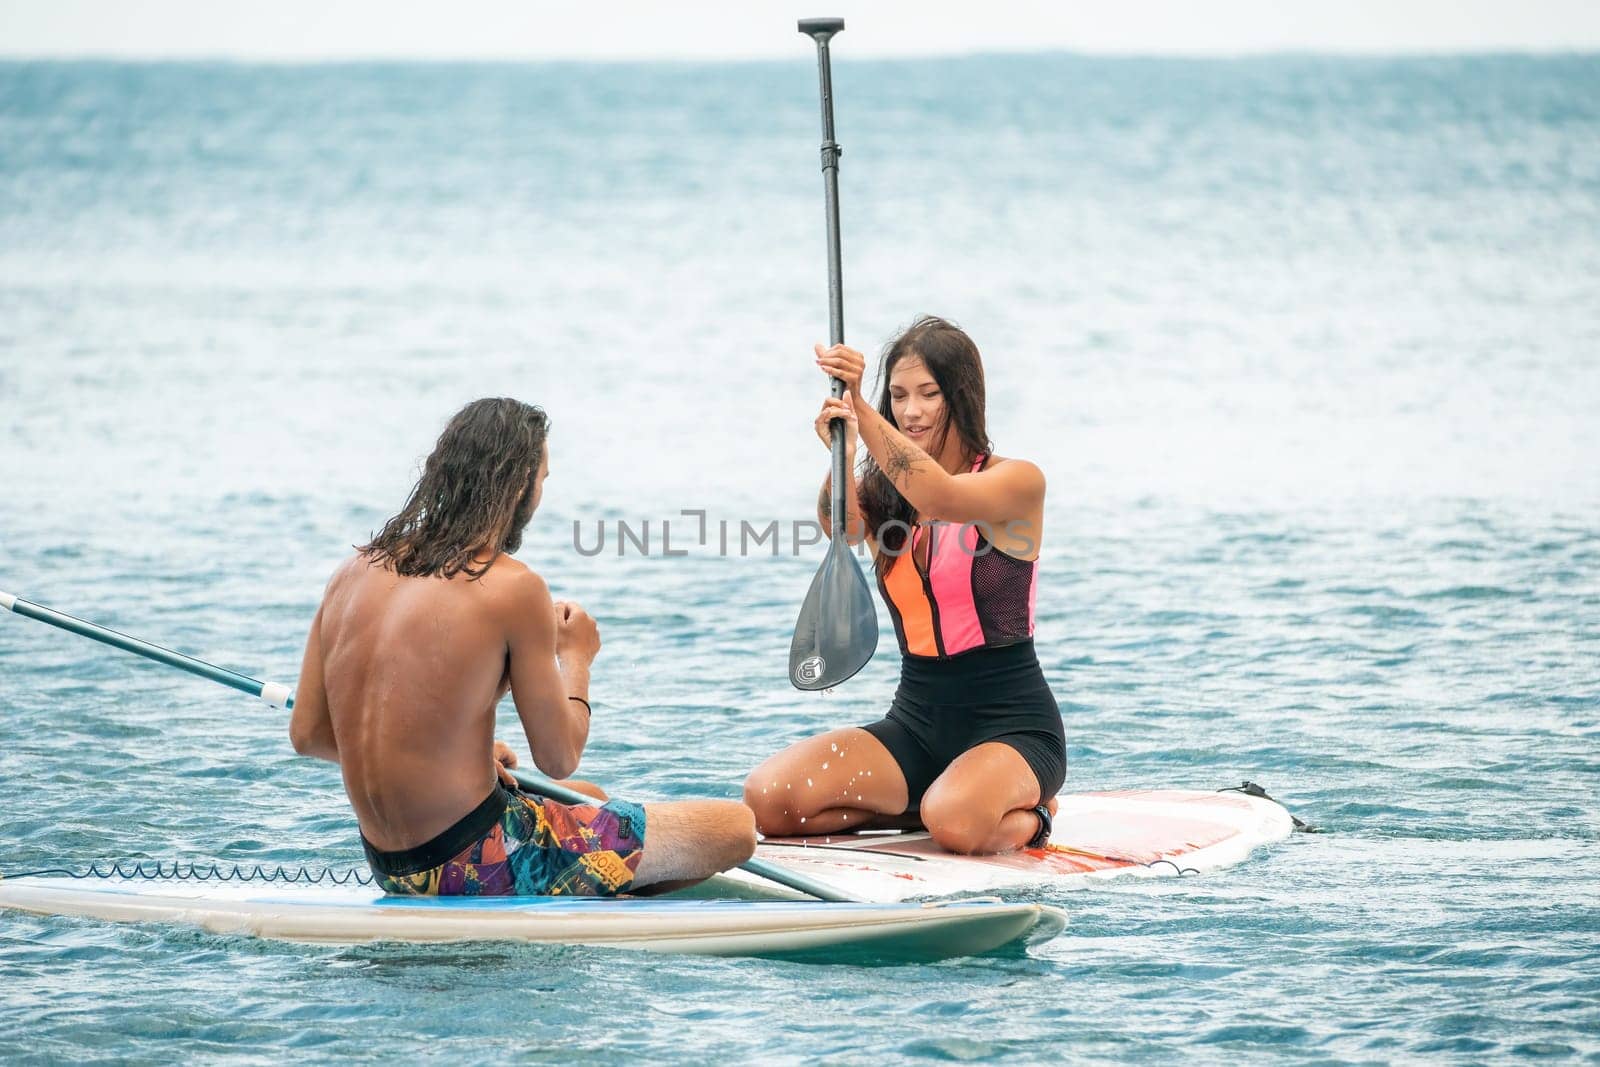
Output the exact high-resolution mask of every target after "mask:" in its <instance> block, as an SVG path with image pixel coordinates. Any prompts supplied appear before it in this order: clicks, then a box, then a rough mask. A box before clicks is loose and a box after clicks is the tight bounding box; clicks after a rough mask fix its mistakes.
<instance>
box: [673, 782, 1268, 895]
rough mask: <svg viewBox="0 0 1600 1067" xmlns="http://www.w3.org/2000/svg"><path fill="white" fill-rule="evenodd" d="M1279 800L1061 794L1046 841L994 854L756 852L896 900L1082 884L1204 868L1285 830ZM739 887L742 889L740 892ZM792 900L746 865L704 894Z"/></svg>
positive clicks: (922, 845) (829, 846) (826, 843)
mask: <svg viewBox="0 0 1600 1067" xmlns="http://www.w3.org/2000/svg"><path fill="white" fill-rule="evenodd" d="M1292 829H1293V820H1292V819H1291V818H1290V816H1289V813H1288V811H1287V810H1285V809H1284V807H1283V806H1282V805H1280V804H1278V803H1276V802H1275V801H1272V800H1267V799H1265V798H1262V797H1255V796H1249V795H1246V794H1244V793H1239V792H1232V791H1230V792H1209V791H1200V790H1181V789H1154V790H1121V791H1116V792H1106V793H1077V794H1071V795H1067V796H1063V797H1061V798H1060V808H1059V810H1058V811H1057V813H1056V817H1055V829H1054V833H1053V834H1052V835H1051V838H1050V844H1049V846H1048V847H1046V848H1043V849H1024V850H1022V851H1019V852H1011V853H1006V854H1003V855H998V856H960V855H954V854H952V853H949V852H945V851H944V850H943V849H941V848H940V847H939V846H938V844H936V843H935V842H934V841H933V839H932V838H931V837H929V835H928V834H926V833H863V834H839V835H834V836H827V837H780V838H765V839H763V840H762V842H761V844H760V846H759V847H758V848H757V850H756V855H757V856H758V857H759V858H761V859H763V860H767V861H769V862H772V863H777V864H780V865H782V866H785V867H788V868H789V869H791V870H793V871H796V872H798V873H801V874H804V875H806V876H807V877H810V878H814V879H816V880H817V881H820V882H826V883H828V884H829V885H832V886H834V887H836V888H838V889H841V890H843V891H844V892H846V893H849V894H851V895H852V896H856V897H859V898H862V899H865V900H879V901H900V900H909V899H913V898H931V897H941V896H952V895H956V894H968V893H992V892H995V891H997V890H1002V889H1008V888H1014V887H1021V886H1029V885H1032V886H1049V887H1052V888H1053V889H1081V888H1085V887H1087V886H1089V885H1091V884H1093V883H1094V882H1095V881H1098V880H1102V879H1106V878H1113V877H1118V876H1126V875H1134V876H1146V877H1148V876H1159V875H1178V874H1189V873H1198V872H1200V871H1207V870H1214V869H1216V868H1219V867H1226V866H1230V865H1232V864H1235V863H1239V862H1241V861H1243V860H1244V859H1245V858H1246V857H1248V856H1249V855H1250V853H1251V852H1252V851H1254V850H1255V849H1256V848H1257V847H1259V846H1261V845H1264V844H1268V843H1270V842H1273V841H1281V840H1282V839H1284V838H1286V837H1288V836H1289V834H1290V832H1291V831H1292ZM735 886H736V887H737V888H735ZM724 889H726V890H727V891H728V892H744V893H746V894H750V895H755V896H762V897H772V898H785V899H788V898H792V897H793V894H791V893H790V892H789V891H787V890H784V889H781V888H778V887H776V886H772V885H771V884H770V883H763V882H761V881H760V880H759V879H756V878H754V877H753V876H750V875H747V874H745V872H743V871H730V872H728V873H727V874H724V875H720V876H718V878H717V879H714V880H713V882H712V883H711V884H709V885H707V886H706V887H705V892H708V893H717V892H720V891H723V890H724Z"/></svg>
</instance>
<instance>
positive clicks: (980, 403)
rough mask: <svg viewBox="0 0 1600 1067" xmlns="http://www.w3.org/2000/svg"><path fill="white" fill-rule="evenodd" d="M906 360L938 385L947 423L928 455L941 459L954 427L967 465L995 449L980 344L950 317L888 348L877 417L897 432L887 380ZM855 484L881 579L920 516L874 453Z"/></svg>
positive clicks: (923, 325)
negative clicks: (875, 546)
mask: <svg viewBox="0 0 1600 1067" xmlns="http://www.w3.org/2000/svg"><path fill="white" fill-rule="evenodd" d="M908 356H910V357H914V358H916V359H920V360H921V361H922V365H923V366H925V367H927V368H928V373H929V374H931V375H932V376H933V380H934V381H935V382H937V383H938V384H939V392H940V393H941V394H943V398H944V411H945V419H944V425H943V426H941V427H940V428H939V434H938V437H937V438H936V439H935V440H934V441H933V442H932V444H933V447H932V448H931V449H929V450H928V451H929V453H930V454H931V455H933V456H938V454H939V453H940V452H942V451H944V443H945V439H946V438H947V437H948V436H949V434H950V431H951V430H952V429H953V430H955V432H956V436H957V437H959V438H960V440H961V451H962V453H963V454H964V455H965V456H966V458H967V462H969V463H970V462H971V461H972V460H973V459H975V458H976V457H977V456H978V454H979V453H987V452H989V451H990V450H991V449H992V448H993V446H992V445H991V444H990V443H989V429H988V426H987V424H986V422H985V420H984V389H983V358H982V357H981V356H979V355H978V346H977V345H975V344H973V343H972V338H970V337H968V336H967V335H966V333H965V332H964V331H963V330H962V329H961V327H959V326H957V325H956V324H955V323H953V322H950V321H949V320H947V319H941V318H938V317H936V316H933V315H924V316H923V317H922V318H920V319H918V320H917V321H916V322H913V323H912V324H911V325H910V326H909V327H907V328H906V330H905V332H904V333H902V334H901V335H900V336H899V337H896V338H895V339H894V340H893V341H890V342H889V344H888V345H887V346H886V347H885V348H884V350H883V360H882V362H881V364H880V366H879V368H878V379H879V381H880V382H881V383H882V391H881V392H880V393H879V396H878V414H880V415H882V416H883V417H884V418H885V419H887V420H888V422H889V425H891V426H893V427H894V428H895V429H897V430H898V429H899V428H900V426H899V424H898V423H896V422H895V421H894V406H893V404H892V403H891V402H890V399H889V378H890V376H891V375H893V374H894V368H895V364H897V363H899V362H900V361H901V360H902V359H905V358H906V357H908ZM856 484H857V490H856V491H857V494H858V496H859V498H860V501H861V517H862V518H863V519H864V520H865V521H866V524H867V530H868V531H869V532H872V533H873V535H874V536H875V537H876V538H877V541H878V554H877V558H876V559H875V560H874V566H876V567H877V570H878V573H879V574H880V575H883V574H886V573H888V569H889V567H890V566H892V565H893V564H894V561H895V559H896V558H897V557H898V556H899V555H900V554H901V553H902V552H903V551H904V550H905V546H906V530H907V528H909V527H910V525H911V521H912V519H913V518H914V517H915V516H916V509H915V508H913V507H912V506H911V502H910V501H908V500H907V499H906V498H905V497H903V496H901V495H900V490H898V489H896V488H895V487H894V483H893V482H891V481H890V480H889V476H888V475H887V474H884V473H883V471H882V470H880V469H879V467H878V463H877V461H876V460H874V459H873V458H872V457H871V456H870V455H869V456H868V457H867V459H866V462H865V464H864V465H863V466H862V468H861V476H860V478H859V479H857V483H856Z"/></svg>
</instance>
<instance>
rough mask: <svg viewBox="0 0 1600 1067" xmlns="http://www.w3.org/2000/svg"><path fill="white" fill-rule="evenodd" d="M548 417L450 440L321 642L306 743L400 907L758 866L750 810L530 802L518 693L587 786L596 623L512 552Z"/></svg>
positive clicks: (560, 768)
mask: <svg viewBox="0 0 1600 1067" xmlns="http://www.w3.org/2000/svg"><path fill="white" fill-rule="evenodd" d="M546 426H547V423H546V419H545V414H544V412H543V411H541V410H540V409H538V408H536V407H531V406H529V405H527V404H523V403H520V402H518V401H515V400H506V399H499V400H477V401H474V402H472V403H471V404H468V405H467V406H466V407H465V408H463V409H462V410H461V411H460V412H458V413H457V414H456V416H455V417H454V418H453V419H451V420H450V424H449V425H448V426H446V427H445V430H444V433H443V434H442V435H441V436H440V437H439V441H438V444H437V445H435V446H434V450H433V454H432V455H431V456H429V457H428V461H427V463H426V465H425V466H424V469H423V473H422V477H421V479H420V480H419V481H418V482H417V484H416V487H415V488H414V489H413V490H412V492H411V497H410V499H409V500H408V501H407V502H406V506H405V508H404V509H403V510H402V511H401V512H400V514H398V515H396V516H395V517H394V518H392V519H390V520H389V522H388V523H387V524H386V525H385V526H384V528H383V530H382V531H381V532H380V533H379V534H378V535H377V536H376V537H375V538H373V540H372V542H371V543H370V544H367V545H364V546H362V547H361V548H360V549H358V550H357V553H356V555H355V556H354V557H352V558H351V559H348V560H346V561H345V562H344V563H343V564H341V565H340V567H339V569H338V570H337V571H335V572H334V575H333V578H332V580H330V581H329V582H328V587H327V590H326V591H325V593H324V595H323V600H322V606H321V607H320V608H318V610H317V614H316V618H314V619H313V620H312V623H311V636H310V638H309V639H308V640H307V642H306V654H305V664H304V666H303V667H302V668H301V671H300V685H299V689H298V691H297V692H296V693H295V705H294V715H293V718H292V720H291V721H290V724H289V737H290V739H291V741H292V742H293V743H294V749H295V751H296V752H298V753H300V754H301V755H305V756H316V757H318V758H319V759H326V760H332V761H334V762H335V763H338V764H339V768H340V770H341V771H342V772H343V775H344V786H345V792H346V793H348V794H349V797H350V805H351V806H352V807H353V808H355V812H356V818H357V820H358V821H359V822H360V825H361V839H362V844H363V845H364V846H365V849H366V854H367V860H368V862H369V863H370V864H371V866H372V871H373V873H374V874H375V875H376V876H377V878H378V881H379V884H380V885H381V886H382V887H383V888H384V890H385V891H387V892H390V893H403V894H422V895H432V894H469V895H470V894H496V895H499V894H518V895H530V894H574V893H576V894H591V895H612V894H616V893H622V892H627V891H638V890H639V889H641V888H643V887H646V886H655V887H657V888H658V889H661V888H665V887H668V886H672V885H681V884H691V883H693V882H697V881H700V880H701V879H704V878H708V877H710V876H711V875H713V874H715V873H717V872H718V871H722V870H726V869H727V868H729V867H733V866H736V865H737V864H740V863H743V862H744V861H745V860H747V859H749V858H750V856H751V854H752V853H753V852H754V851H755V823H754V819H753V817H752V815H751V812H750V809H749V808H747V807H745V806H744V805H743V804H740V803H738V802H736V801H726V800H706V801H682V802H677V803H668V804H650V805H646V806H644V807H642V808H641V807H640V806H639V805H636V804H629V803H627V802H625V801H620V800H607V799H606V797H605V794H604V793H602V792H600V791H599V790H598V789H595V788H594V787H593V786H587V787H586V786H584V785H582V784H578V783H574V785H573V787H574V788H581V789H583V790H584V791H585V792H589V793H591V794H594V795H596V797H597V801H605V803H598V802H597V803H596V804H595V805H592V806H591V805H581V806H573V805H563V804H558V803H556V802H554V801H550V800H544V799H542V798H539V797H535V796H529V795H526V794H523V793H520V792H517V791H516V790H515V789H514V779H512V777H511V775H510V772H509V769H510V768H513V767H515V766H516V765H517V757H516V755H515V753H513V752H512V750H511V748H510V747H509V746H508V745H506V744H505V743H504V742H501V741H497V740H495V738H494V725H495V706H496V704H498V703H499V701H500V698H501V697H503V696H505V694H506V691H507V690H508V689H509V690H510V692H511V695H512V699H513V700H514V701H515V703H516V707H517V715H518V717H519V718H520V719H521V720H522V728H523V732H524V733H525V734H526V735H527V739H528V745H529V747H530V749H531V751H532V753H533V762H534V764H535V765H536V766H537V767H538V768H539V769H540V770H541V771H543V772H544V773H545V774H548V775H549V776H551V777H552V778H565V777H567V776H568V775H570V774H572V773H573V771H575V770H576V769H577V766H578V758H579V757H580V756H581V755H582V754H583V746H584V743H585V742H586V741H587V740H588V737H589V713H590V712H589V664H590V663H591V662H592V661H593V660H594V657H595V654H596V653H597V652H599V650H600V633H599V630H598V628H597V627H596V625H595V621H594V619H592V618H590V617H589V615H588V614H587V613H586V612H584V610H583V609H582V608H580V607H578V606H577V605H576V604H572V603H565V602H560V603H558V602H553V601H552V600H551V598H550V591H549V589H548V587H547V586H546V585H545V583H544V579H542V578H540V577H539V575H537V574H535V573H534V572H533V571H531V570H529V569H528V567H527V566H525V565H524V564H522V563H520V562H518V561H517V560H514V559H512V558H511V557H510V555H509V553H512V552H515V551H516V550H517V549H518V548H519V547H520V546H521V544H522V531H523V528H524V527H526V526H527V524H528V521H529V519H531V518H532V517H533V513H534V510H535V509H536V508H538V506H539V500H540V497H541V495H542V493H543V489H544V480H545V477H546V476H547V475H548V474H549V471H550V457H549V451H548V449H547V447H546V440H545V432H546Z"/></svg>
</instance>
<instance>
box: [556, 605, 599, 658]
mask: <svg viewBox="0 0 1600 1067" xmlns="http://www.w3.org/2000/svg"><path fill="white" fill-rule="evenodd" d="M555 604H556V658H557V659H559V660H562V661H563V662H566V661H568V660H572V659H576V660H579V661H581V662H583V663H593V662H594V658H595V656H597V655H599V654H600V627H599V625H598V624H596V622H595V621H594V619H592V618H591V617H590V616H589V613H588V612H587V611H584V610H583V609H582V608H580V607H579V606H578V605H576V604H574V603H573V602H572V601H570V600H558V601H556V602H555Z"/></svg>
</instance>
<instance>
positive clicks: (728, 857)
mask: <svg viewBox="0 0 1600 1067" xmlns="http://www.w3.org/2000/svg"><path fill="white" fill-rule="evenodd" d="M644 826H645V831H644V851H643V853H642V854H641V855H640V857H639V869H638V870H636V871H635V872H634V874H633V885H632V887H631V889H632V890H639V889H643V888H645V887H647V886H656V887H658V891H659V888H665V885H664V884H665V883H670V884H671V888H674V889H680V888H682V887H683V886H686V885H693V884H694V883H696V882H701V881H704V880H705V879H707V878H710V877H711V876H712V875H713V874H717V873H718V872H720V871H725V870H727V869H728V868H730V867H737V866H738V865H739V864H741V863H743V862H744V861H745V860H747V859H749V858H750V857H751V856H753V855H755V851H756V821H755V816H754V815H752V814H751V812H750V809H749V808H747V807H745V806H744V805H743V804H740V803H739V802H738V801H736V800H679V801H671V802H668V803H665V804H646V805H645V806H644Z"/></svg>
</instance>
